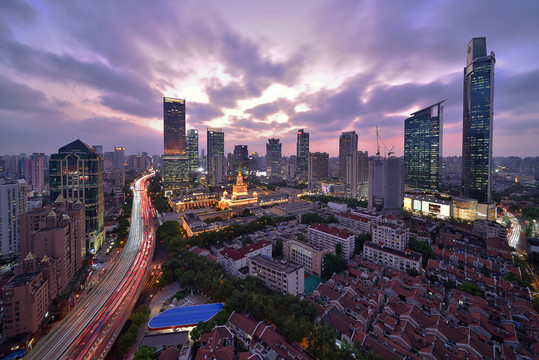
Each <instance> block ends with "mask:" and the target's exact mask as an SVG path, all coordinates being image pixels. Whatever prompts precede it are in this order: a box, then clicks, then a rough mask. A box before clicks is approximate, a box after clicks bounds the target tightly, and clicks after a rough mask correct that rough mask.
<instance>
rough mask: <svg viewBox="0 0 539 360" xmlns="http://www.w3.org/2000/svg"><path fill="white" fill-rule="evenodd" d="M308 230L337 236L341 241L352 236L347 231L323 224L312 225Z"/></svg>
mask: <svg viewBox="0 0 539 360" xmlns="http://www.w3.org/2000/svg"><path fill="white" fill-rule="evenodd" d="M309 228H310V229H314V230H318V231H321V232H324V233H326V234H330V235H333V236H338V237H340V238H342V239H348V238H349V237H350V236H352V234H350V233H349V232H348V231H346V230H344V229H339V228H336V227H333V226H327V225H325V224H312V225H311V226H309Z"/></svg>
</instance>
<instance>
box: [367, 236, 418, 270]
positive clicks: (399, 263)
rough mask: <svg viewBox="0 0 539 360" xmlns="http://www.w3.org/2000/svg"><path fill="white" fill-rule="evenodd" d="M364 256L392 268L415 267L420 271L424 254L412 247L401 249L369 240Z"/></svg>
mask: <svg viewBox="0 0 539 360" xmlns="http://www.w3.org/2000/svg"><path fill="white" fill-rule="evenodd" d="M363 256H364V257H366V258H367V259H369V260H372V261H374V262H376V263H378V264H384V265H386V266H389V267H391V268H395V269H400V270H408V269H415V270H416V271H417V272H418V273H419V272H421V262H422V260H423V256H422V255H421V254H420V253H417V252H415V251H412V250H410V249H406V250H405V251H401V250H397V249H392V248H389V247H386V246H380V245H378V244H376V243H372V242H368V243H366V244H365V245H363Z"/></svg>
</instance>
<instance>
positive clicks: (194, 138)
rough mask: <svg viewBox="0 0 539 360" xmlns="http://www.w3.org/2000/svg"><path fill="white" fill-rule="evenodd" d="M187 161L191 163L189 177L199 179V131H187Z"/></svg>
mask: <svg viewBox="0 0 539 360" xmlns="http://www.w3.org/2000/svg"><path fill="white" fill-rule="evenodd" d="M187 159H188V163H189V177H190V178H195V179H196V178H197V174H198V130H197V129H189V130H187Z"/></svg>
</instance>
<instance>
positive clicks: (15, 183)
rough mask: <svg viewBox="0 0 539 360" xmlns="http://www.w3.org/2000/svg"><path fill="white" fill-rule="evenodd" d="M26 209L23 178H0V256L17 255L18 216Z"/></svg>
mask: <svg viewBox="0 0 539 360" xmlns="http://www.w3.org/2000/svg"><path fill="white" fill-rule="evenodd" d="M27 211H28V187H27V184H26V181H25V180H24V179H19V180H4V179H0V251H1V253H0V256H1V257H12V256H18V255H19V247H20V231H19V230H20V229H19V216H20V215H22V214H24V213H25V212H27Z"/></svg>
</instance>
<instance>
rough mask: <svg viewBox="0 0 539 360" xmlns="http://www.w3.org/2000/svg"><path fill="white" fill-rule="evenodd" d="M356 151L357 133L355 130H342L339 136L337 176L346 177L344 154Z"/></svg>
mask: <svg viewBox="0 0 539 360" xmlns="http://www.w3.org/2000/svg"><path fill="white" fill-rule="evenodd" d="M354 151H357V134H356V132H355V131H347V132H343V133H342V134H341V136H340V137H339V177H340V178H341V179H345V178H346V155H347V154H350V153H352V152H354Z"/></svg>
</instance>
